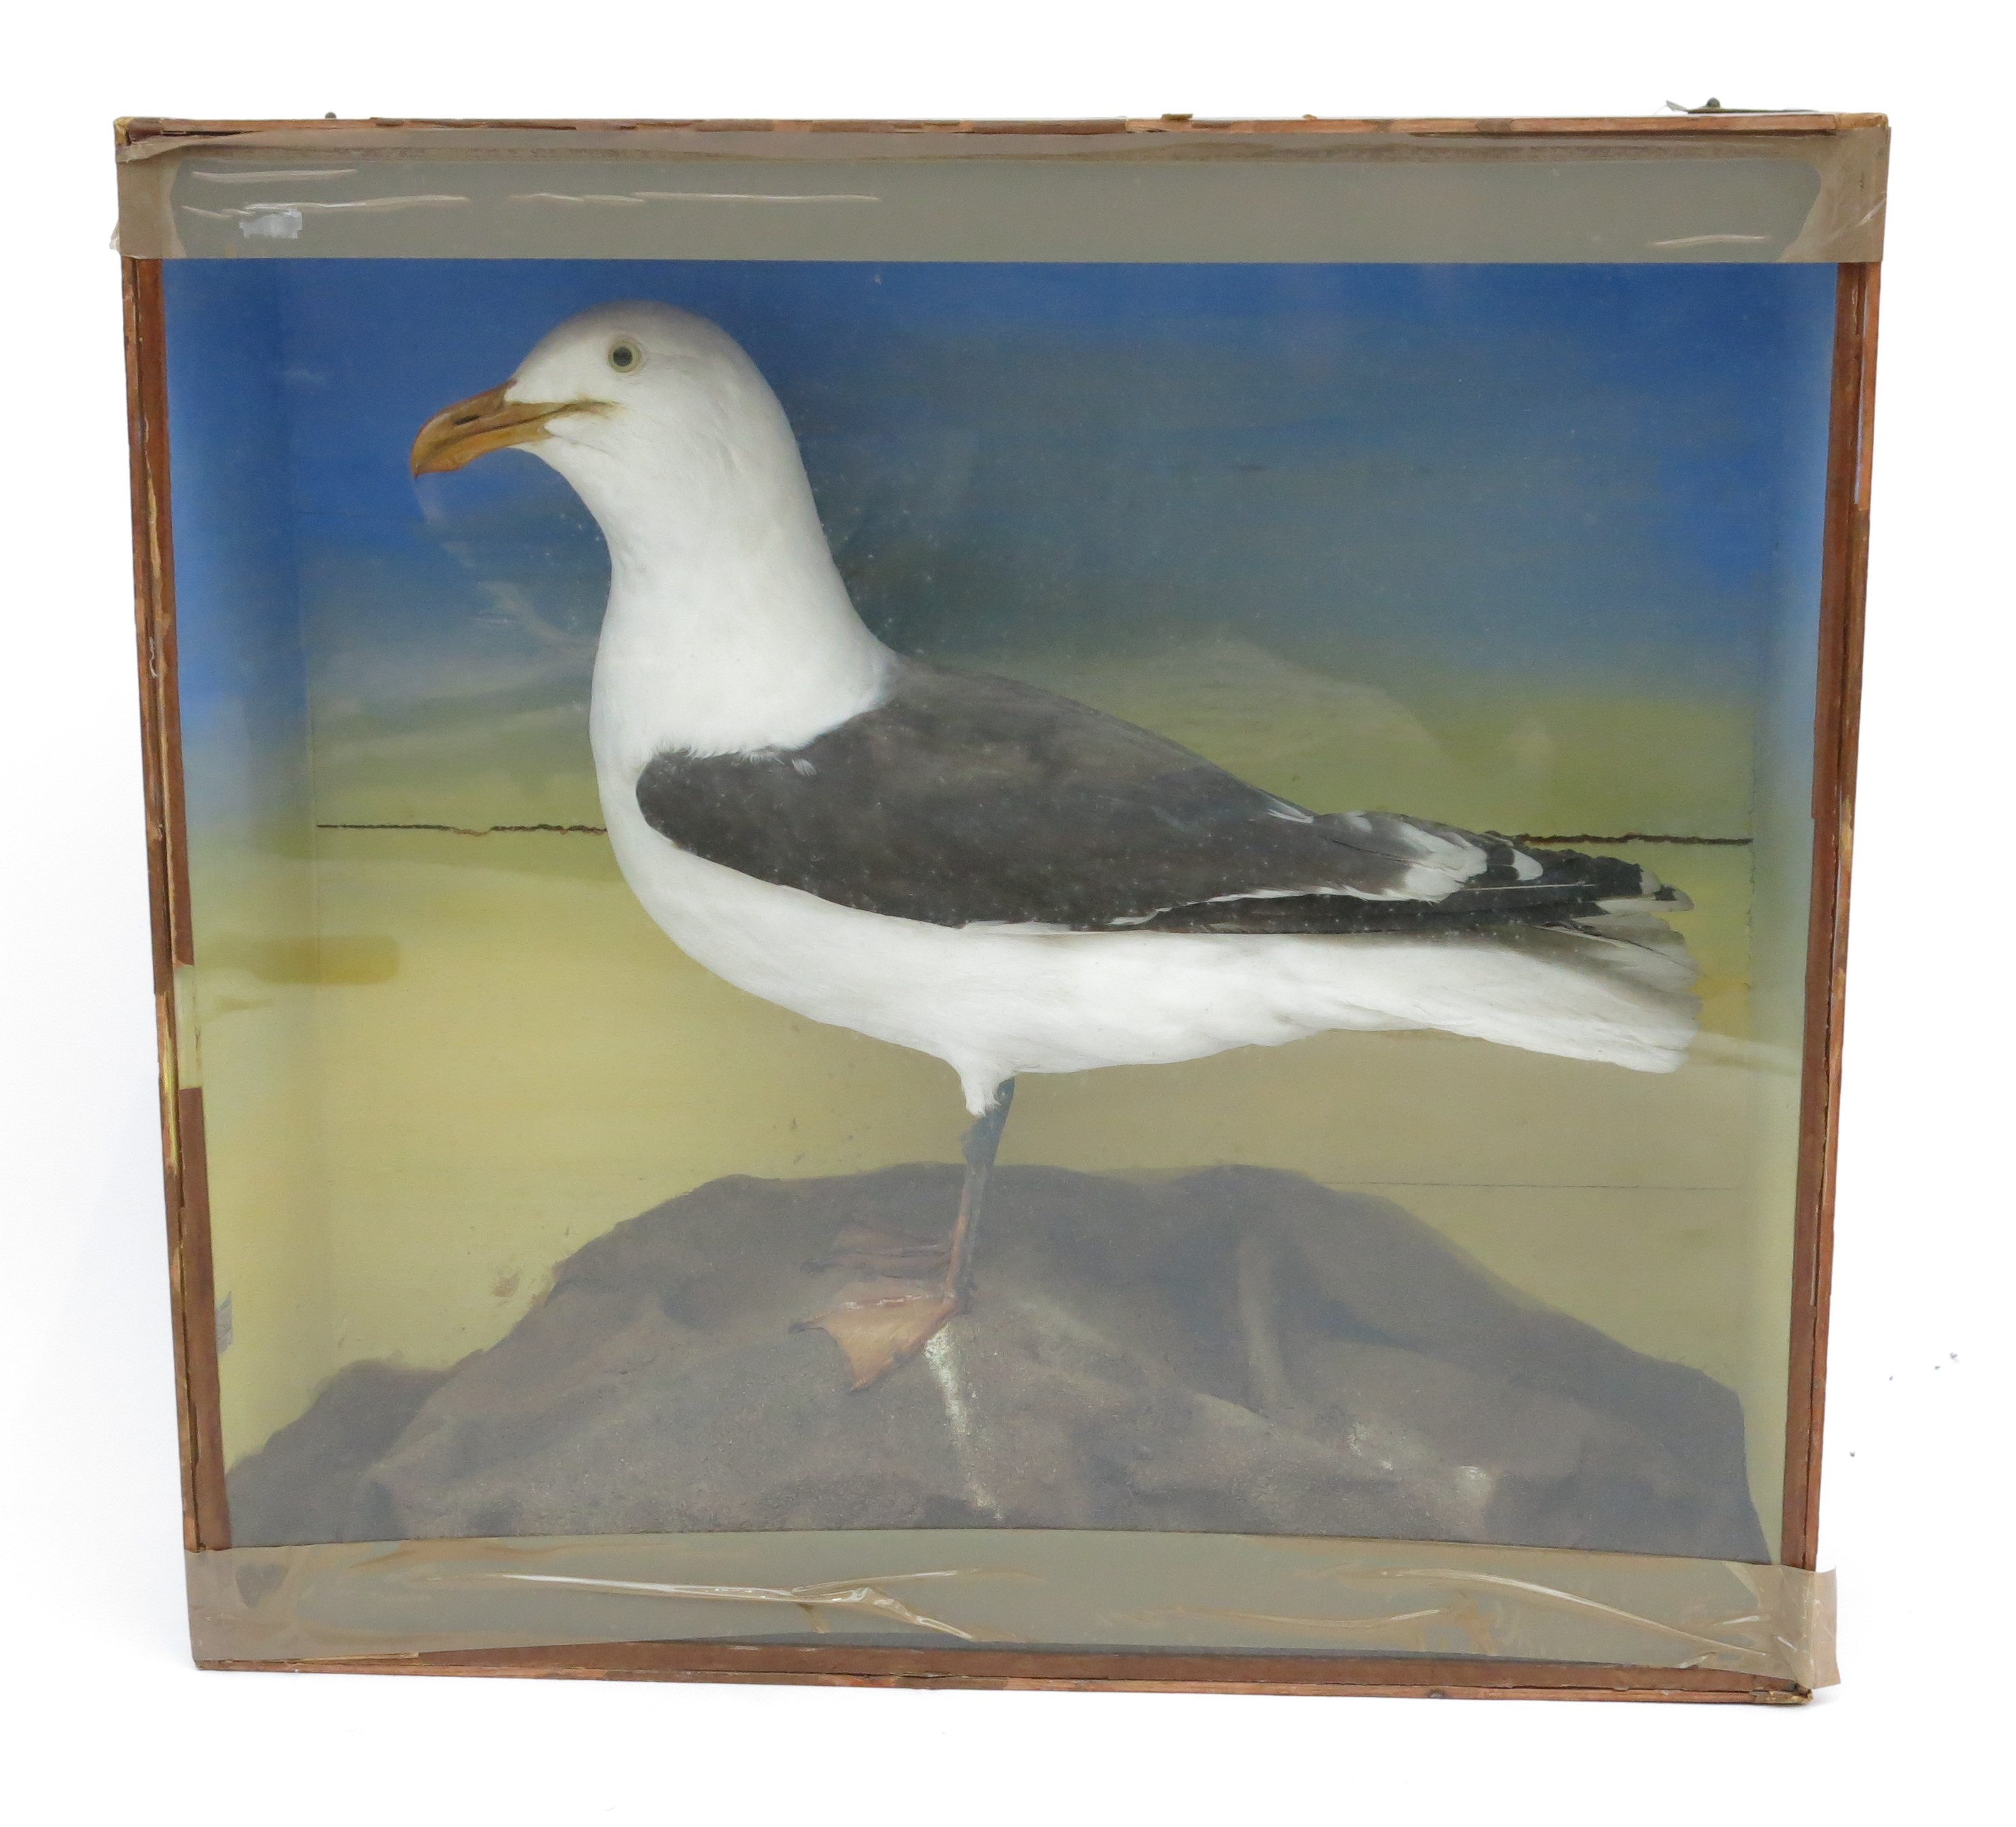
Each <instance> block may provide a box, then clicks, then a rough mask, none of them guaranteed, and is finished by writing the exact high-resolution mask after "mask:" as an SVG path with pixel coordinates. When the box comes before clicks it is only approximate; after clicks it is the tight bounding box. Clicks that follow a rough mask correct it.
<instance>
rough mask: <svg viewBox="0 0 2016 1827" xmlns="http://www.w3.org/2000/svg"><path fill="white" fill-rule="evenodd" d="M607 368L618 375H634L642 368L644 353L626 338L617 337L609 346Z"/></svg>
mask: <svg viewBox="0 0 2016 1827" xmlns="http://www.w3.org/2000/svg"><path fill="white" fill-rule="evenodd" d="M609 366H610V367H612V368H614V369H615V370H616V372H617V373H618V374H635V373H636V372H637V370H638V369H639V368H641V367H643V366H644V351H643V350H642V349H640V348H638V347H637V345H636V344H635V343H633V342H632V341H631V340H630V339H629V338H628V337H618V338H617V340H616V341H614V342H613V343H611V344H610V345H609Z"/></svg>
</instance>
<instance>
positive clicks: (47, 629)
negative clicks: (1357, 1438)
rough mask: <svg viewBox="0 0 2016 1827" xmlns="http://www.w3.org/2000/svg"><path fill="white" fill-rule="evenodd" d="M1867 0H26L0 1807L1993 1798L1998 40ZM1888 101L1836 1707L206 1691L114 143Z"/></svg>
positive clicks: (460, 1816) (1837, 1410)
mask: <svg viewBox="0 0 2016 1827" xmlns="http://www.w3.org/2000/svg"><path fill="white" fill-rule="evenodd" d="M1995 17H1996V12H1995V11H1994V10H1993V9H1989V8H1987V7H1980V8H1975V7H1972V6H1960V5H1949V4H1945V3H1935V4H1925V3H1923V0H1920V3H1917V4H1913V5H1895V4H1891V5H1871V4H1867V3H1864V0H1843V3H1841V4H1838V5H1817V4H1816V5H1802V4H1794V3H1791V0H1744V3H1742V4H1730V3H1728V0H1694V4H1692V5H1689V6H1687V7H1686V8H1684V9H1679V8H1664V7H1662V8H1658V9H1649V8H1644V9H1626V8H1623V7H1620V6H1618V5H1616V4H1615V0H1607V3H1602V0H1600V3H1597V4H1589V3H1586V0H1572V3H1570V0H1562V3H1549V0H1528V3H1527V4H1526V5H1521V6H1516V7H1514V6H1509V5H1506V4H1504V3H1503V0H1496V3H1495V4H1494V3H1489V0H1441V3H1440V4H1438V5H1435V6H1433V7H1432V8H1428V7H1424V8H1420V9H1406V8H1395V7H1387V8H1383V9H1380V10H1379V11H1378V13H1377V14H1376V15H1375V14H1374V13H1371V12H1370V11H1368V10H1366V9H1363V8H1361V7H1359V6H1355V5H1347V4H1338V3H1337V0H1330V3H1327V4H1298V3H1292V0H1291V3H1277V0H1247V3H1245V4H1243V5H1237V6H1228V5H1225V4H1223V3H1222V0H1218V3H1216V4H1211V3H1208V0H1205V3H1200V0H1166V3H1165V4H1161V5H1139V4H1137V5H1122V4H1115V3H1112V0H1103V3H1102V0H1062V3H1060V0H1018V3H1017V4H1016V5H1013V6H1000V5H981V4H975V3H972V0H968V3H967V4H965V5H948V4H945V0H939V3H938V4H929V3H925V4H899V3H897V0H857V3H856V4H854V5H835V4H831V3H828V4H826V5H808V4H804V3H803V0H778V3H776V4H772V5H745V6H743V7H740V8H733V9H731V8H726V7H720V6H715V7H704V8H703V7H695V6H690V5H682V4H680V3H679V0H655V3H653V4H649V5H640V4H638V3H637V0H599V3H598V4H597V5H593V6H590V7H577V6H564V5H563V6H555V7H552V8H550V9H542V8H538V7H535V6H534V5H531V4H528V3H527V0H490V3H488V4H484V5H442V4H438V3H434V0H392V3H388V0H355V3H353V4H347V5H334V4H327V3H325V4H321V5H315V6H312V7H311V6H308V5H297V6H292V7H290V6H287V5H282V4H279V0H258V3H257V4H225V3H222V0H188V3H187V4H185V5H181V6H179V7H176V8H173V9H171V8H166V7H161V6H140V5H133V4H131V3H130V0H110V3H104V4H98V5H92V6H90V7H89V8H88V9H85V8H83V7H81V6H72V7H70V8H65V9H58V8H56V7H54V6H48V5H45V6H41V7H38V8H36V9H34V13H33V14H32V16H31V18H30V19H29V20H28V21H27V23H20V22H17V23H16V26H15V27H12V28H10V30H9V34H8V42H9V50H10V52H12V53H13V55H12V56H10V58H9V63H10V64H11V66H12V68H11V72H10V74H11V75H12V78H13V80H12V81H11V82H10V84H9V91H10V102H11V106H10V110H9V113H10V118H11V121H12V122H13V131H12V132H11V133H10V135H9V150H8V153H7V157H9V160H11V161H12V170H11V182H9V184H8V186H6V190H5V195H6V196H7V199H8V207H7V209H6V212H5V218H4V232H5V236H6V237H7V241H6V245H7V247H8V248H9V258H8V261H7V263H6V279H5V284H4V286H0V311H4V312H5V331H4V333H5V343H4V345H0V347H4V351H5V352H4V355H0V419H3V420H4V423H5V434H4V435H0V466H4V467H5V487H4V488H0V504H4V510H5V516H6V520H5V547H4V551H5V566H6V575H5V586H4V589H0V618H4V619H0V699H3V700H4V701H0V793H4V795H5V813H4V826H0V830H4V832H5V847H4V850H0V856H4V858H5V863H4V873H0V957H4V959H5V975H4V978H0V982H4V983H5V1001H4V1022H5V1028H4V1045H0V1075H4V1078H0V1124H4V1126H5V1135H4V1155H0V1207H4V1210H5V1233H4V1234H5V1239H6V1259H7V1263H8V1266H9V1278H8V1291H9V1296H10V1298H9V1301H8V1306H9V1314H8V1318H7V1321H6V1323H5V1326H4V1327H0V1404H4V1406H0V1427H4V1430H5V1440H4V1443H0V1466H4V1467H5V1485H4V1492H5V1500H4V1503H0V1530H4V1531H5V1541H4V1551H5V1555H6V1559H5V1563H4V1564H5V1588H4V1590H5V1595H6V1612H5V1616H6V1620H7V1626H8V1627H7V1629H6V1631H5V1648H4V1650H0V1656H4V1667H0V1686H4V1688H5V1693H4V1694H0V1720H4V1721H5V1731H4V1732H0V1744H4V1746H5V1747H6V1748H5V1749H0V1805H8V1806H9V1812H11V1813H12V1814H13V1818H16V1819H21V1820H34V1821H44V1820H51V1821H54V1820H60V1821H63V1822H86V1823H96V1822H111V1821H115V1820H116V1821H120V1822H159V1821H168V1822H179V1821H182V1820H183V1819H185V1818H186V1819H189V1820H190V1821H196V1820H203V1821H205V1822H211V1821H214V1820H218V1819H220V1818H243V1817H244V1816H245V1815H247V1814H250V1813H255V1812H256V1813H257V1814H261V1815H264V1814H275V1815H279V1816H283V1817H284V1818H286V1819H288V1820H290V1821H291V1822H304V1823H321V1822H345V1823H348V1822H354V1821H357V1820H359V1819H370V1820H373V1821H375V1822H387V1823H394V1824H397V1823H403V1822H409V1821H410V1822H422V1821H425V1822H430V1823H434V1822H448V1823H455V1824H460V1823H463V1822H469V1823H486V1824H487V1823H489V1822H500V1823H502V1822H534V1821H538V1822H555V1821H559V1822H571V1821H574V1820H599V1819H615V1820H622V1821H631V1820H638V1821H643V1820H656V1819H661V1818H664V1819H678V1818H696V1819H698V1818H711V1819H726V1820H732V1821H736V1822H758V1823H769V1822H786V1821H791V1822H798V1821H814V1820H816V1821H817V1822H819V1823H820V1824H821V1827H848V1824H851V1823H853V1822H885V1821H887V1820H890V1819H891V1818H903V1817H905V1816H907V1817H910V1818H923V1817H926V1816H930V1817H943V1818H945V1819H947V1820H951V1821H956V1822H959V1823H960V1824H961V1827H967V1824H975V1827H977V1824H981V1823H992V1822H1020V1821H1022V1820H1024V1819H1026V1818H1035V1819H1037V1820H1039V1821H1040V1820H1057V1821H1060V1822H1078V1821H1086V1822H1090V1821H1093V1820H1100V1821H1102V1822H1133V1821H1147V1820H1153V1821H1157V1822H1161V1821H1170V1822H1192V1821H1195V1822H1206V1821H1211V1822H1216V1821H1219V1820H1224V1819H1237V1818H1248V1817H1252V1816H1256V1815H1257V1816H1259V1817H1261V1818H1273V1817H1276V1816H1283V1817H1294V1818H1308V1817H1309V1816H1310V1815H1312V1814H1313V1815H1315V1816H1316V1817H1318V1818H1328V1817H1340V1818H1341V1817H1345V1816H1347V1815H1355V1814H1361V1813H1363V1812H1365V1811H1377V1812H1378V1813H1380V1814H1400V1815H1401V1816H1402V1818H1405V1819H1406V1820H1408V1821H1409V1822H1428V1823H1440V1822H1470V1821H1471V1820H1474V1819H1475V1818H1480V1817H1481V1818H1487V1819H1489V1820H1491V1821H1492V1822H1494V1823H1498V1822H1503V1823H1508V1824H1510V1823H1521V1822H1529V1821H1530V1822H1550V1823H1551V1822H1573V1821H1579V1820H1584V1819H1590V1818H1596V1817H1597V1815H1598V1814H1601V1815H1603V1816H1605V1817H1608V1816H1612V1815H1619V1816H1624V1815H1628V1816H1629V1817H1630V1818H1633V1819H1635V1820H1636V1821H1640V1822H1659V1823H1663V1822H1697V1821H1701V1820H1713V1819H1715V1818H1723V1819H1729V1820H1734V1821H1741V1822H1765V1821H1770V1820H1776V1819H1779V1818H1785V1817H1787V1816H1789V1815H1791V1814H1794V1813H1795V1812H1797V1813H1805V1812H1807V1811H1812V1812H1813V1813H1814V1814H1820V1815H1826V1814H1833V1815H1834V1818H1838V1819H1842V1820H1846V1821H1856V1820H1859V1819H1863V1818H1877V1817H1878V1816H1879V1815H1891V1814H1898V1813H1899V1812H1900V1811H1908V1814H1909V1818H1912V1819H1914V1820H1927V1821H1934V1822H1940V1823H1942V1824H1944V1823H1953V1822H1974V1821H1977V1820H1988V1819H1991V1818H2007V1814H2006V1813H2005V1812H2004V1811H2006V1810H2007V1807H2008V1806H2009V1802H2008V1795H2007V1789H2006V1788H2005V1787H2003V1786H2002V1785H2001V1784H2000V1782H1999V1781H1998V1782H1995V1783H1994V1784H1993V1786H1991V1782H1990V1771H1991V1763H1992V1762H1993V1763H1994V1764H1998V1765H1999V1764H2001V1762H2002V1761H2003V1760H2001V1759H2000V1758H1996V1757H1995V1755H1994V1753H1995V1751H1996V1739H1997V1737H1998V1736H1999V1734H1998V1733H1997V1732H1996V1727H1995V1724H1994V1723H1993V1722H1994V1720H1995V1718H1996V1717H1997V1716H1998V1715H1999V1714H2000V1711H2001V1708H2000V1705H1999V1703H2000V1699H2001V1693H2000V1683H1998V1682H1997V1681H1996V1679H1995V1670H1996V1668H1997V1667H1998V1664H1999V1658H1996V1657H1995V1656H1993V1654H1992V1651H1993V1649H1994V1648H1995V1647H1996V1643H1995V1638H1996V1633H1998V1632H2000V1631H2006V1630H2007V1628H2008V1625H2007V1622H2006V1621H2005V1620H2004V1618H2003V1614H2002V1610H2001V1599H2002V1595H2001V1591H2000V1584H1999V1580H1998V1575H1999V1574H2000V1570H2001V1562H2002V1560H2003V1557H2004V1555H2005V1547H2004V1543H2003V1525H2004V1523H2005V1520H2006V1517H2007V1509H2006V1504H2007V1498H2008V1497H2009V1496H2010V1494H2011V1479H2010V1476H2009V1474H2008V1472H2007V1470H2006V1469H2005V1461H2006V1459H2007V1451H2008V1448H2007V1438H2008V1420H2007V1415H2008V1408H2009V1404H2010V1399H2011V1379H2010V1375H2009V1357H2010V1353H2009V1349H2008V1333H2009V1328H2008V1324H2007V1313H2008V1312H2009V1310H2010V1306H2011V1299H2012V1292H2016V1291H2012V1289H2011V1285H2010V1277H2009V1269H2010V1250H2009V1245H2008V1241H2007V1240H2008V1231H2009V1223H2008V1220H2009V1216H2010V1209H2011V1174H2010V1172H2009V1170H2008V1168H2007V1163H2006V1156H2007V1153H2008V1151H2009V1148H2010V1145H2011V1133H2012V1132H2011V1126H2010V1124H2009V1120H2008V1114H2007V1106H2008V1104H2009V1103H2010V1100H2011V1075H2010V1073H2009V1070H2008V1066H2007V1051H2008V1049H2007V1041H2006V1038H2005V1036H2006V1035H2007V1030H2008V1029H2009V1027H2010V1025H2011V1022H2012V1019H2013V1018H2016V1010H2013V1009H2012V1005H2011V991H2010V974H2009V969H2008V966H2007V963H2006V962H2005V960H2006V959H2007V956H2008V954H2009V953H2010V950H2011V946H2010V945H2009V943H2008V941H2007V939H2006V937H2005V935H2004V933H2003V926H2002V921H2003V918H2004V917H2005V910H2006V909H2007V907H2008V906H2009V905H2010V903H2011V898H2012V889H2013V888H2016V867H2012V861H2011V857H2012V848H2016V846H2012V841H2011V822H2010V820H2008V819H2007V816H2006V814H2005V809H2004V808H2005V802H2006V800H2007V795H2008V786H2009V781H2010V769H2009V766H2008V763H2007V759H2005V758H2006V744H2007V733H2008V731H2009V729H2010V726H2011V711H2010V705H2009V701H2008V696H2007V685H2006V683H2005V679H2004V670H2005V668H2006V667H2007V663H2008V661H2009V659H2010V658H2011V638H2010V633H2009V626H2008V624H2009V617H2010V614H2011V607H2012V604H2011V596H2012V592H2011V586H2010V582H2009V577H2010V571H2011V564H2010V556H2009V547H2010V546H2011V541H2012V539H2016V535H2012V532H2011V526H2012V518H2016V517H2012V516H2011V513H2010V510H2009V509H2008V507H2007V497H2008V494H2009V483H2008V479H2007V474H2006V470H2007V464H2008V462H2009V452H2010V450H2011V438H2010V434H2009V431H2008V429H2007V428H2008V427H2009V425H2010V423H2011V388H2010V384H2009V377H2008V369H2007V358H2006V354H2005V351H2006V349H2007V341H2008V337H2007V323H2008V319H2009V315H2010V312H2009V304H2008V299H2009V297H2010V290H2011V272H2010V268H2011V261H2009V259H2008V257H2007V254H2006V252H2004V251H2003V247H2005V246H2006V244H2007V242H2008V240H2009V239H2010V238H2011V234H2012V232H2016V231H2012V229H2011V225H2010V224H2009V222H2008V217H2009V214H2010V209H2009V204H2008V198H2009V196H2010V195H2011V182H2010V180H2011V161H2010V160H2009V159H2008V157H2007V155H2006V154H2005V153H2003V150H2002V148H2003V145H2004V144H2005V143H2006V142H2007V125H2006V123H2007V120H2008V117H2009V114H2008V106H2007V95H2006V72H2007V68H2008V66H2009V50H2010V46H2009V44H2008V42H2007V37H2006V35H2005V36H2004V37H2003V39H2002V40H2001V41H2000V42H1999V43H1991V42H1990V41H1989V40H1988V38H1987V37H1986V36H1985V34H1987V33H1988V32H1989V31H1990V30H1992V29H1993V30H1999V31H2003V32H2004V33H2005V34H2006V27H2000V28H1996V27H1992V23H1991V22H1992V20H1993V19H1994V18H1995ZM1710 94H1715V95H1719V97H1720V98H1721V99H1723V101H1724V102H1725V103H1729V104H1730V105H1732V106H1800V105H1803V106H1815V107H1820V108H1829V109H1831V108H1841V109H1877V110H1885V111H1887V112H1888V113H1889V114H1891V115H1892V118H1893V120H1894V121H1895V127H1896V130H1897V148H1896V157H1895V166H1894V170H1893V182H1892V192H1891V196H1892V215H1891V226H1890V238H1889V246H1888V254H1889V263H1888V269H1887V272H1886V277H1885V291H1884V323H1883V344H1882V360H1881V398H1880V404H1879V409H1878V413H1877V472H1876V484H1875V495H1874V506H1875V514H1876V533H1875V542H1874V562H1873V566H1872V575H1871V579H1870V639H1869V675H1868V690H1867V704H1866V716H1865V724H1864V728H1865V740H1864V745H1863V787H1862V808H1863V815H1862V820H1861V831H1860V839H1859V854H1858V856H1857V891H1856V906H1855V916H1854V938H1853V975H1852V1007H1851V1029H1850V1040H1849V1071H1848V1076H1849V1084H1848V1091H1847V1101H1846V1112H1845V1145H1844V1148H1843V1159H1842V1179H1841V1206H1840V1214H1839V1245H1838V1247H1839V1258H1838V1273H1837V1277H1836V1282H1835V1308H1834V1311H1835V1321H1834V1354H1833V1361H1832V1371H1831V1378H1830V1382H1831V1393H1830V1406H1829V1417H1828V1419H1829V1426H1828V1431H1827V1487H1826V1500H1825V1509H1824V1525H1823V1564H1826V1565H1831V1566H1838V1567H1839V1568H1840V1569H1841V1662H1842V1666H1843V1668H1844V1670H1845V1674H1846V1684H1845V1685H1844V1686H1843V1687H1841V1688H1838V1689H1836V1690H1834V1691H1831V1692H1828V1693H1827V1694H1826V1695H1823V1698H1822V1699H1820V1701H1819V1702H1818V1703H1816V1705H1814V1706H1811V1707H1809V1708H1806V1709H1804V1710H1796V1711H1795V1710H1776V1709H1769V1710H1767V1709H1748V1708H1744V1709H1738V1708H1727V1709H1723V1708H1683V1707H1647V1706H1564V1705H1558V1704H1547V1703H1492V1704H1476V1705H1467V1706H1466V1705H1456V1704H1432V1703H1427V1702H1416V1701H1366V1700H1360V1701H1312V1700H1261V1699H1233V1698H1224V1697H1189V1696H1184V1697H1173V1696H1157V1695H1069V1694H1064V1695H1007V1694H945V1695H916V1694H904V1693H882V1692H860V1691H854V1690H821V1689H790V1688H706V1687H678V1686H669V1687H654V1686H642V1685H639V1686H630V1685H602V1684H595V1683H576V1684H569V1683H559V1682H538V1683H534V1682H515V1681H451V1680H444V1679H426V1680H419V1679H405V1680H398V1681H394V1680H364V1679H358V1678H355V1677H341V1676H317V1677H305V1676H279V1675H273V1676H253V1675H239V1676H229V1677H227V1676H221V1675H199V1674H196V1673H195V1672H194V1671H193V1670H192V1669H191V1668H190V1667H189V1665H188V1662H187V1653H186V1646H185V1636H184V1626H183V1618H182V1594H181V1589H180V1568H179V1552H180V1550H179V1538H178V1497H177V1491H176V1474H175V1425H174V1413H173V1407H172V1403H171V1394H170V1364H169V1352H168V1336H167V1302H166V1298H165V1276H164V1256H163V1249H162V1241H161V1239H162V1225H161V1216H160V1184H159V1180H158V1176H157V1139H156V1130H155V1114H154V1101H153V1069H154V1068H153V1035H152V1032H151V1018H150V1011H149V993H148V942H147V911H146V884H145V880H144V874H143V857H142V834H141V824H140V795H139V777H140V774H139V744H138V740H137V735H136V724H135V693H134V686H133V680H132V672H133V665H132V651H131V633H130V607H129V605H130V592H131V586H130V576H131V574H130V569H129V558H128V522H127V504H126V467H125V465H126V458H125V450H124V397H123V391H122V379H121V358H120V322H119V295H118V273H117V266H116V263H115V261H114V260H113V256H112V254H110V251H109V250H108V249H107V246H106V240H107V235H108V232H109V231H110V227H111V225H112V219H113V196H112V160H111V145H110V122H111V120H112V118H113V116H114V115H116V114H181V115H193V116H212V117H247V116H259V115H264V116H304V115H305V116H319V115H322V114H325V113H327V112H329V111H331V110H333V111H335V112H337V113H338V114H342V115H344V116H346V117H348V116H355V115H365V114H428V115H434V116H442V115H457V114H461V115H474V114H482V115H491V116H499V115H506V116H509V115H520V116H536V115H547V116H553V115H611V116H637V115H655V116H661V117H662V116H668V115H672V116H679V115H711V116H743V117H750V116H757V117H763V116H778V115H783V116H820V115H827V116H831V115H851V116H857V117H859V116H905V115H913V116H914V115H928V116H947V115H952V116H989V115H992V116H1004V115H1017V116H1033V115H1089V114H1119V113H1123V112H1124V113H1129V114H1161V113H1164V112H1173V111H1185V112H1191V113H1196V114H1205V115H1212V114H1287V115H1293V114H1305V113H1315V114H1336V115H1363V114H1488V115H1499V114H1615V113H1651V112H1654V111H1657V110H1658V108H1659V106H1660V105H1661V103H1663V102H1664V101H1665V100H1667V99H1674V100H1677V101H1683V102H1689V103H1698V102H1700V101H1701V100H1702V99H1705V97H1706V96H1707V95H1710Z"/></svg>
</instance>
